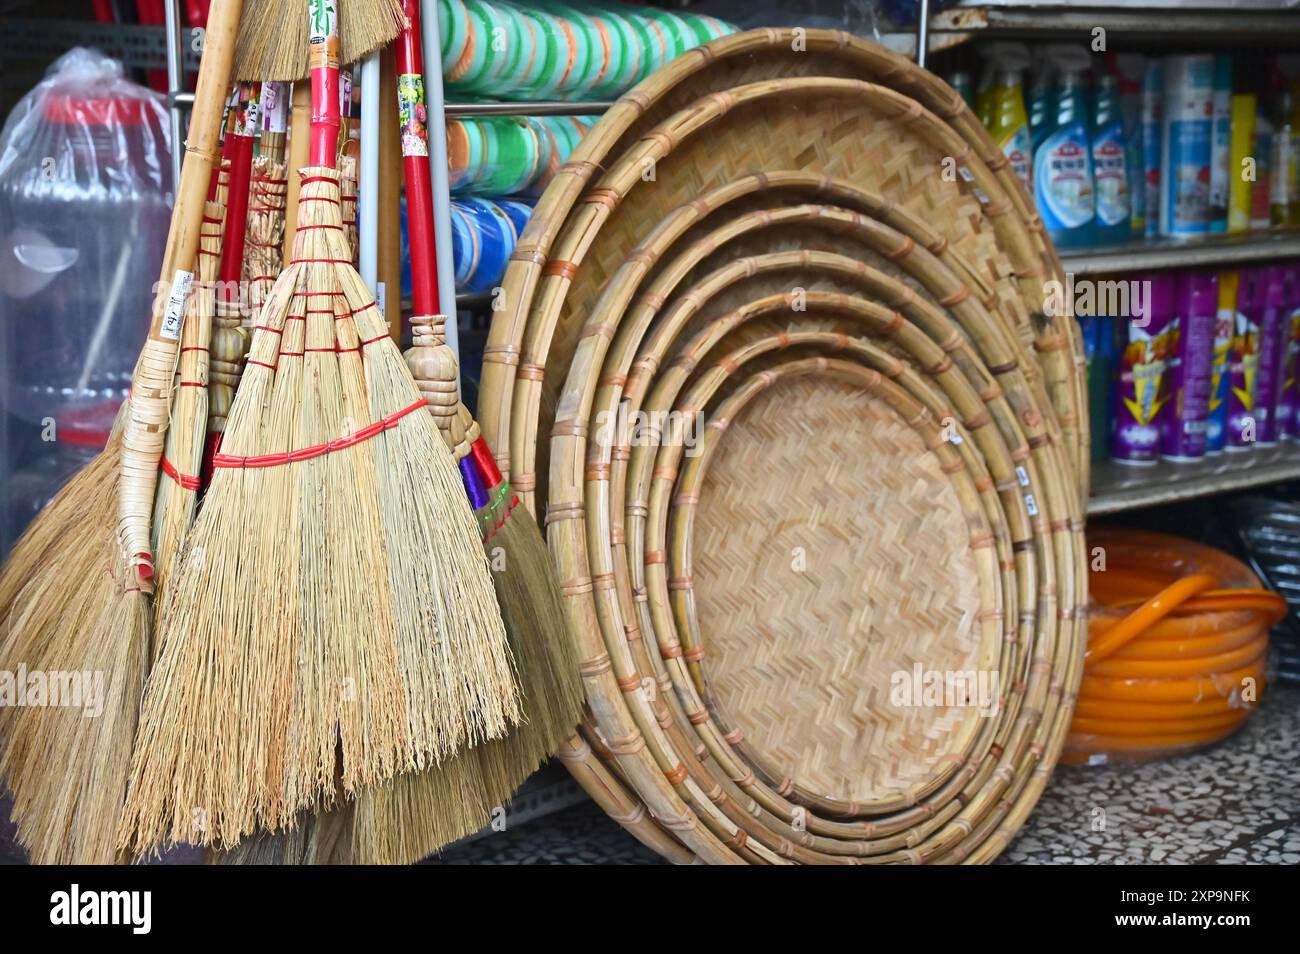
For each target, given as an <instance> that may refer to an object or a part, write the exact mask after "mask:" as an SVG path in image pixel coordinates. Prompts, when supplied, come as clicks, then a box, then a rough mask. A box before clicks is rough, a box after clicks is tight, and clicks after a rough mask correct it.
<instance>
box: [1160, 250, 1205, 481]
mask: <svg viewBox="0 0 1300 954" xmlns="http://www.w3.org/2000/svg"><path fill="white" fill-rule="evenodd" d="M1176 288H1177V290H1176V295H1175V299H1174V301H1175V307H1174V317H1173V319H1172V320H1171V321H1170V322H1169V325H1168V327H1167V328H1166V329H1165V335H1166V337H1167V338H1168V342H1169V359H1168V365H1167V367H1166V369H1165V388H1166V391H1167V393H1168V395H1169V397H1168V400H1166V401H1165V403H1164V406H1163V407H1162V408H1161V409H1160V453H1161V456H1163V457H1167V458H1169V459H1171V460H1195V459H1196V458H1198V457H1204V456H1205V450H1206V427H1207V418H1208V416H1209V411H1210V372H1211V368H1212V366H1213V364H1214V325H1215V321H1216V319H1217V317H1218V310H1219V279H1218V276H1217V275H1215V274H1214V273H1213V272H1184V273H1182V274H1181V275H1179V276H1178V279H1177V286H1176Z"/></svg>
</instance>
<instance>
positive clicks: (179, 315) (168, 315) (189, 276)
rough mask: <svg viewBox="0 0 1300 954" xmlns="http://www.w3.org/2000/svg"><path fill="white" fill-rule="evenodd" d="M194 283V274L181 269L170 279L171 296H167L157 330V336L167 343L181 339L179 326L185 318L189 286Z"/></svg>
mask: <svg viewBox="0 0 1300 954" xmlns="http://www.w3.org/2000/svg"><path fill="white" fill-rule="evenodd" d="M193 281H194V273H193V272H187V271H185V270H184V269H183V268H178V269H176V274H175V275H174V276H173V277H172V287H171V294H170V295H168V296H167V309H166V311H164V312H163V322H162V327H161V328H159V329H158V334H159V335H161V336H162V337H164V338H166V339H168V340H169V341H179V340H180V337H181V325H182V323H183V321H184V318H185V303H186V302H187V301H189V297H190V285H191V283H193Z"/></svg>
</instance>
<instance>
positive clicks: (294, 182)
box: [280, 80, 311, 262]
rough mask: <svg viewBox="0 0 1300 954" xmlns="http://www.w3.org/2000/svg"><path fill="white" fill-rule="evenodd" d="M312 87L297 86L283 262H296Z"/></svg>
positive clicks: (291, 118) (292, 112)
mask: <svg viewBox="0 0 1300 954" xmlns="http://www.w3.org/2000/svg"><path fill="white" fill-rule="evenodd" d="M310 127H311V84H310V83H307V82H306V81H303V80H299V81H298V82H296V83H294V84H293V105H292V106H291V107H290V111H289V191H288V193H286V195H285V200H284V247H283V248H282V249H281V250H280V261H282V262H288V261H289V260H290V259H292V258H293V237H294V235H295V234H297V231H298V194H299V193H300V192H301V191H302V178H301V177H300V176H298V175H296V173H297V171H298V170H299V169H302V168H305V167H306V165H307V146H308V143H309V142H310V141H311V131H310Z"/></svg>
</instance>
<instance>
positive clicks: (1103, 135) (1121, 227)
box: [1092, 73, 1132, 245]
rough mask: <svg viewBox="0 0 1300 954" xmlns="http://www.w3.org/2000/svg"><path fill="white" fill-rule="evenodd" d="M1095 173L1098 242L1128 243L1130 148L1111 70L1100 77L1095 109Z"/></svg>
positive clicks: (1093, 141) (1096, 233)
mask: <svg viewBox="0 0 1300 954" xmlns="http://www.w3.org/2000/svg"><path fill="white" fill-rule="evenodd" d="M1092 174H1093V180H1094V182H1095V184H1096V196H1097V198H1096V210H1097V217H1096V222H1095V224H1094V225H1093V236H1094V240H1095V241H1096V243H1097V244H1099V245H1100V244H1103V243H1112V242H1126V241H1128V238H1129V234H1130V233H1131V231H1132V223H1131V220H1130V215H1131V211H1132V210H1131V208H1130V206H1129V195H1130V190H1129V183H1128V149H1127V144H1126V142H1125V140H1124V117H1123V114H1122V113H1121V112H1120V108H1119V83H1118V82H1117V81H1116V79H1115V77H1114V76H1113V75H1111V74H1109V73H1104V74H1102V75H1101V76H1099V77H1098V78H1097V85H1096V93H1095V96H1094V102H1093V111H1092Z"/></svg>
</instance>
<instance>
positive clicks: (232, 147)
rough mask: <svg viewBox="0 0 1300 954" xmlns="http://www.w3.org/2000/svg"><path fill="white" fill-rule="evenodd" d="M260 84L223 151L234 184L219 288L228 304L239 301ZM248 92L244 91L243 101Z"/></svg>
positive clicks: (229, 197) (254, 86) (230, 184)
mask: <svg viewBox="0 0 1300 954" xmlns="http://www.w3.org/2000/svg"><path fill="white" fill-rule="evenodd" d="M260 86H261V84H260V83H254V84H252V87H251V88H250V89H249V90H248V103H249V107H250V108H249V109H248V110H242V109H241V111H240V115H239V116H237V117H236V118H235V123H234V129H233V130H231V131H230V132H228V133H226V141H225V143H224V144H223V145H222V148H221V156H222V158H223V159H225V158H229V159H230V181H229V182H228V184H227V188H226V225H225V230H224V232H223V234H222V237H221V270H220V272H219V273H218V275H217V282H218V287H219V288H220V289H221V296H222V299H223V300H224V301H238V300H239V293H238V288H239V279H240V276H241V274H242V272H243V264H244V235H245V225H246V223H247V221H248V186H249V182H250V181H251V179H252V170H253V131H254V127H255V126H256V123H257V112H256V108H255V105H254V104H255V103H256V102H257V97H258V96H259V94H260V92H261V91H260V89H259V87H260ZM243 93H244V90H242V89H241V91H240V100H241V102H242V101H243Z"/></svg>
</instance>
